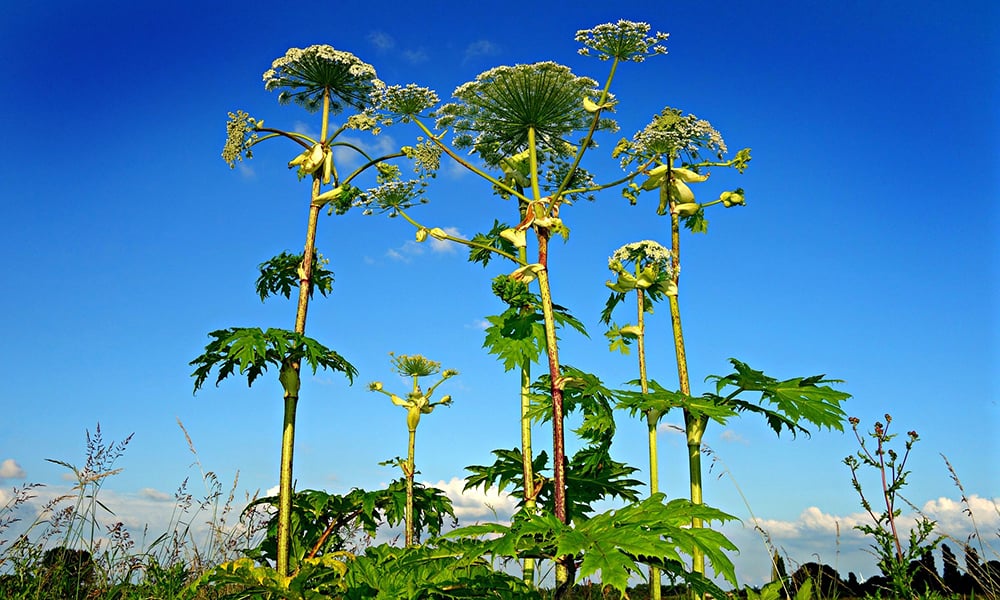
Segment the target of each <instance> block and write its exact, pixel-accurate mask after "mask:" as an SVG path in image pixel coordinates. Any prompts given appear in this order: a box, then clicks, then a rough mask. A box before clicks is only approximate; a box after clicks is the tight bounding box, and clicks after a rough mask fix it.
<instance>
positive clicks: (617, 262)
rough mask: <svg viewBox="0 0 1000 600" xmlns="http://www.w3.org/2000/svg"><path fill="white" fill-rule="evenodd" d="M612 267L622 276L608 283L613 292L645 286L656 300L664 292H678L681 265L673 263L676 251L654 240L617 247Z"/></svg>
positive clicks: (611, 263) (611, 260)
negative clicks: (671, 250) (675, 279)
mask: <svg viewBox="0 0 1000 600" xmlns="http://www.w3.org/2000/svg"><path fill="white" fill-rule="evenodd" d="M608 268H609V269H611V271H612V272H614V273H615V274H616V275H617V276H618V278H617V280H616V281H614V282H611V281H609V282H607V283H606V285H607V286H608V287H609V288H611V290H612V291H613V292H617V293H626V292H630V291H632V290H634V289H643V290H648V291H649V292H650V294H651V295H652V296H653V298H654V299H656V297H657V296H659V295H660V294H666V295H675V294H676V293H677V287H676V285H675V284H674V278H675V277H676V275H677V272H678V271H679V270H680V268H679V266H677V265H675V264H674V262H673V253H671V252H670V250H668V249H667V248H664V247H663V246H662V245H660V244H659V243H657V242H654V241H652V240H643V241H641V242H633V243H631V244H625V245H624V246H622V247H621V248H619V249H617V250H615V251H614V253H613V254H612V255H611V257H610V258H609V259H608Z"/></svg>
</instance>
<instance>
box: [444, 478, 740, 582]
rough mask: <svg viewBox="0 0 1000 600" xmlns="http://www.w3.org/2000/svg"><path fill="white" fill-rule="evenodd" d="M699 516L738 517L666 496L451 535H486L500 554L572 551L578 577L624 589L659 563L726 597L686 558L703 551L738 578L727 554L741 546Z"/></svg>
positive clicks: (523, 515)
mask: <svg viewBox="0 0 1000 600" xmlns="http://www.w3.org/2000/svg"><path fill="white" fill-rule="evenodd" d="M693 518H701V519H703V520H706V521H727V520H732V519H733V518H734V517H732V516H731V515H728V514H726V513H723V512H721V511H718V510H716V509H713V508H709V507H706V506H698V505H694V504H692V503H691V502H689V501H687V500H681V499H677V500H672V501H670V502H667V503H664V496H663V494H654V495H653V496H651V497H650V498H647V499H645V500H643V501H641V502H635V503H632V504H630V505H628V506H626V507H624V508H620V509H617V510H610V511H607V512H603V513H600V514H597V515H593V516H591V517H588V518H585V519H584V518H575V519H573V521H572V523H571V524H564V523H561V522H560V521H559V520H558V519H556V518H555V517H554V516H553V515H552V514H551V513H549V512H537V513H531V512H528V511H520V512H518V513H517V514H516V515H515V516H514V519H513V521H512V523H511V524H510V525H509V526H505V525H501V524H493V523H490V524H482V525H473V526H470V527H462V528H460V529H456V530H454V531H451V532H449V533H447V534H445V537H446V538H449V539H466V540H467V539H479V538H482V537H485V538H487V539H485V540H484V541H483V542H482V544H483V548H482V550H481V552H482V553H483V554H486V553H488V554H490V555H492V556H494V557H497V556H501V557H512V558H513V557H521V558H523V557H533V558H540V559H546V560H556V559H557V558H558V557H560V556H565V555H569V556H572V557H573V559H574V561H575V562H576V563H577V564H578V565H579V566H578V575H579V576H580V577H587V576H590V575H596V574H598V573H599V574H600V580H601V582H602V583H603V584H604V585H606V586H611V587H612V588H614V589H616V590H618V591H619V592H625V590H626V587H627V586H628V581H629V579H630V578H631V577H632V576H635V575H639V574H640V573H641V567H640V565H642V564H646V565H654V566H657V567H659V568H661V569H663V570H664V571H665V572H667V573H669V574H673V575H676V576H678V577H680V578H683V579H684V580H685V581H686V582H687V583H688V584H689V585H690V586H691V588H692V589H694V590H696V591H698V592H700V593H705V592H708V593H712V594H714V595H716V597H724V596H725V593H724V592H723V591H722V590H720V589H719V588H718V587H717V586H716V585H715V584H713V583H712V582H711V581H709V580H708V579H706V578H704V577H702V576H700V575H697V574H693V573H688V571H687V568H686V567H685V565H684V562H685V558H684V555H686V556H692V555H693V554H694V553H695V552H696V551H700V552H701V553H703V554H704V555H705V556H706V557H707V558H708V560H709V561H710V562H711V564H712V567H713V569H715V571H716V572H717V573H718V574H720V575H722V576H723V577H724V578H725V579H727V580H728V581H730V582H733V583H735V578H736V575H735V570H734V567H733V564H732V562H731V561H730V560H729V558H728V556H726V552H727V551H733V550H736V547H735V546H733V544H732V543H731V542H729V541H728V540H727V539H726V538H725V536H723V535H722V534H721V533H718V532H716V531H711V530H707V529H691V528H690V527H689V525H690V523H691V520H692V519H693Z"/></svg>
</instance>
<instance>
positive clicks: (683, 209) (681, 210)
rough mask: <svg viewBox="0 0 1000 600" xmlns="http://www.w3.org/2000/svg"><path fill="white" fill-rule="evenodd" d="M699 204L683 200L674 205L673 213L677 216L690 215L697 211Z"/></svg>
mask: <svg viewBox="0 0 1000 600" xmlns="http://www.w3.org/2000/svg"><path fill="white" fill-rule="evenodd" d="M700 208H701V205H700V204H698V203H697V202H684V203H682V204H678V205H676V206H674V214H676V215H677V216H678V217H690V216H691V215H693V214H695V213H697V212H698V209H700Z"/></svg>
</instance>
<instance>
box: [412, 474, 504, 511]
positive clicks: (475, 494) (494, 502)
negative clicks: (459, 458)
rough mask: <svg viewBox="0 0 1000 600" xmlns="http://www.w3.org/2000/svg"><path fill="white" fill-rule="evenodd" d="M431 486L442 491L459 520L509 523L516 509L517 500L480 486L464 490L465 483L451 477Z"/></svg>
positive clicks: (494, 489)
mask: <svg viewBox="0 0 1000 600" xmlns="http://www.w3.org/2000/svg"><path fill="white" fill-rule="evenodd" d="M427 485H432V486H434V487H436V488H438V489H439V490H441V491H443V492H444V493H445V494H446V495H447V496H448V497H449V498H450V499H451V502H452V505H453V506H454V508H455V516H456V517H458V518H459V519H461V520H485V521H504V522H505V521H509V520H510V517H511V515H513V514H514V511H515V510H516V507H517V499H516V498H515V497H514V496H512V495H511V494H508V493H507V492H498V491H497V489H496V488H490V489H489V490H485V489H484V488H483V487H482V486H480V487H476V488H472V489H470V490H464V489H463V488H464V487H465V481H464V480H463V479H459V478H458V477H452V478H451V479H450V480H448V481H444V480H441V481H438V482H437V483H433V484H427Z"/></svg>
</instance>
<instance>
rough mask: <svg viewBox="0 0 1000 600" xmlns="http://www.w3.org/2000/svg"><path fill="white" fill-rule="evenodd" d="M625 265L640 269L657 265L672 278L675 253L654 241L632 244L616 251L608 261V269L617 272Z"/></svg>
mask: <svg viewBox="0 0 1000 600" xmlns="http://www.w3.org/2000/svg"><path fill="white" fill-rule="evenodd" d="M624 263H632V264H636V265H639V267H640V268H642V267H645V266H648V265H656V266H657V267H658V269H659V270H660V272H661V273H665V274H666V276H667V277H668V278H672V277H673V276H674V274H675V270H674V264H673V253H672V252H670V250H669V249H668V248H665V247H663V246H662V245H660V244H659V243H657V242H654V241H653V240H643V241H641V242H632V243H631V244H625V245H624V246H622V247H621V248H619V249H617V250H615V251H614V253H612V254H611V257H610V258H609V259H608V268H609V269H611V270H612V271H616V270H617V269H616V268H615V267H616V266H618V267H620V266H621V265H622V264H624ZM678 270H679V269H678Z"/></svg>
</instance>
